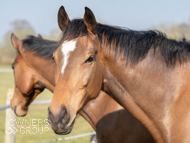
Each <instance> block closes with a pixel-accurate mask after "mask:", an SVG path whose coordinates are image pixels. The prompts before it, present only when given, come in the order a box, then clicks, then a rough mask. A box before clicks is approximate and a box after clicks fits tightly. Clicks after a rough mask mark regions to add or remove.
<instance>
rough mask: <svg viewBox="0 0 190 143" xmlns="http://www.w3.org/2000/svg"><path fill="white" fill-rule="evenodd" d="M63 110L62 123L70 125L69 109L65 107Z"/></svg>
mask: <svg viewBox="0 0 190 143" xmlns="http://www.w3.org/2000/svg"><path fill="white" fill-rule="evenodd" d="M62 110H63V114H62V115H63V118H62V123H63V124H68V122H69V117H70V116H69V112H68V109H67V108H66V107H65V106H63V107H62Z"/></svg>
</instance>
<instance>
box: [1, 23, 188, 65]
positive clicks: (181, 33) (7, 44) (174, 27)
mask: <svg viewBox="0 0 190 143" xmlns="http://www.w3.org/2000/svg"><path fill="white" fill-rule="evenodd" d="M11 26H12V29H11V30H10V31H8V32H7V33H6V34H5V35H4V38H3V39H2V40H0V64H11V63H12V62H13V60H14V58H15V57H16V54H17V51H16V50H15V48H13V46H12V43H11V40H10V36H11V33H14V34H15V35H16V36H17V37H18V38H19V39H24V38H26V36H27V35H34V36H37V34H41V35H42V37H43V38H44V39H49V40H59V38H60V34H61V31H60V30H59V29H54V30H52V31H50V34H49V35H48V36H47V35H43V34H42V33H37V32H36V31H35V30H34V29H33V28H32V26H31V25H30V24H29V23H28V22H27V21H26V20H16V21H13V22H12V23H11ZM151 29H153V30H159V31H161V32H163V33H165V34H166V35H167V37H168V38H170V39H176V40H182V39H183V38H185V39H186V40H187V41H190V22H189V23H181V24H169V25H168V24H160V25H157V26H154V27H152V28H151Z"/></svg>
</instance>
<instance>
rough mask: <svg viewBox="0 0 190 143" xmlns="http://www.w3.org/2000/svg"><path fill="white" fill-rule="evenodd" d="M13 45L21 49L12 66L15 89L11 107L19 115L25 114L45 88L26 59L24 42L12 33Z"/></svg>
mask: <svg viewBox="0 0 190 143" xmlns="http://www.w3.org/2000/svg"><path fill="white" fill-rule="evenodd" d="M11 40H12V43H13V46H14V47H15V48H16V49H17V50H18V51H19V52H18V54H17V57H16V58H15V61H14V63H13V64H12V68H13V71H14V79H15V89H14V94H13V98H12V100H11V108H12V109H13V110H14V112H15V114H16V115H17V116H25V115H26V114H27V110H28V106H29V105H30V103H31V102H32V101H33V100H34V99H35V97H36V96H37V95H38V94H39V93H41V92H42V91H43V90H44V87H43V85H42V84H41V83H40V82H39V81H38V80H37V78H36V76H35V75H36V73H35V71H34V70H32V69H31V68H30V67H29V66H28V65H27V64H26V63H25V61H24V59H23V56H22V52H23V50H22V49H21V48H22V46H23V45H22V42H21V41H20V40H19V39H18V38H17V37H16V36H15V35H14V34H12V36H11Z"/></svg>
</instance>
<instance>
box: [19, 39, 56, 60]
mask: <svg viewBox="0 0 190 143" xmlns="http://www.w3.org/2000/svg"><path fill="white" fill-rule="evenodd" d="M22 43H23V45H24V48H25V49H26V51H34V52H35V53H34V55H35V56H39V57H43V58H45V59H52V57H53V52H54V51H55V50H56V49H57V48H58V42H56V41H50V40H45V39H42V38H39V37H35V36H31V35H30V36H28V37H27V38H26V39H24V40H22Z"/></svg>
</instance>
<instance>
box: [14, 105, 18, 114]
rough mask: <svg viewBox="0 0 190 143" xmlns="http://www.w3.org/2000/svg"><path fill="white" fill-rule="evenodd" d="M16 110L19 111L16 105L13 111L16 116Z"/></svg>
mask: <svg viewBox="0 0 190 143" xmlns="http://www.w3.org/2000/svg"><path fill="white" fill-rule="evenodd" d="M16 109H17V106H16V105H15V106H14V109H13V110H14V113H15V114H16ZM16 115H17V114H16Z"/></svg>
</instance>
